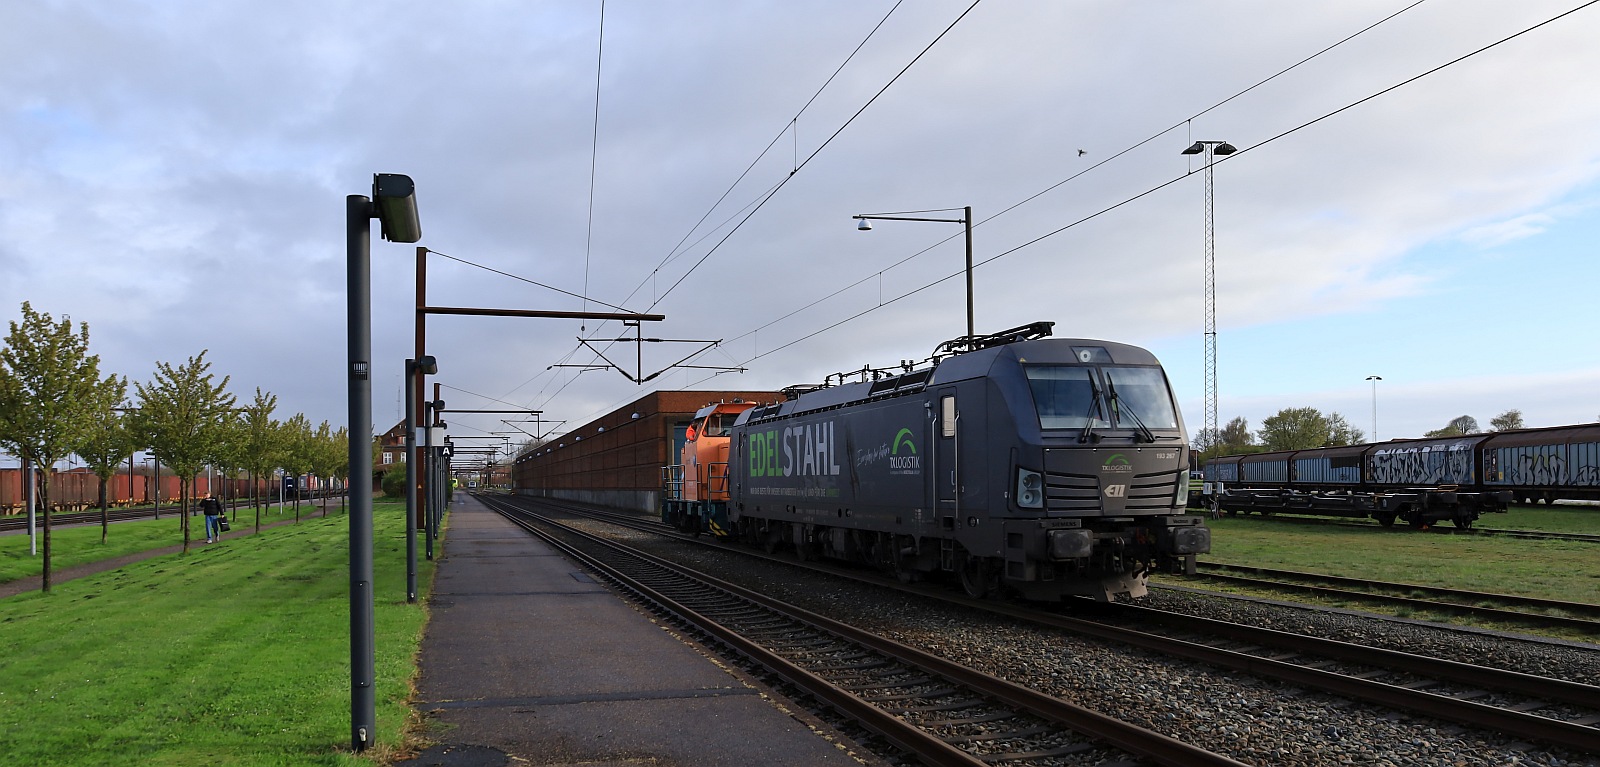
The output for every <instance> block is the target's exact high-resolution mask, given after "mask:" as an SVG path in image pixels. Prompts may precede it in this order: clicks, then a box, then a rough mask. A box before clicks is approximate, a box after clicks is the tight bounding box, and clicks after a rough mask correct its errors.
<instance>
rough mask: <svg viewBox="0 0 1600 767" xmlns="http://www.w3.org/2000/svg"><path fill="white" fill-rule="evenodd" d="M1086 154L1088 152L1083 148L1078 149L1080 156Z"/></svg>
mask: <svg viewBox="0 0 1600 767" xmlns="http://www.w3.org/2000/svg"><path fill="white" fill-rule="evenodd" d="M1086 154H1088V152H1087V151H1085V150H1082V149H1079V150H1078V156H1079V157H1082V156H1084V155H1086Z"/></svg>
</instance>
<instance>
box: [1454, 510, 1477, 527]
mask: <svg viewBox="0 0 1600 767" xmlns="http://www.w3.org/2000/svg"><path fill="white" fill-rule="evenodd" d="M1450 521H1451V522H1454V523H1455V526H1456V528H1457V529H1459V530H1470V529H1472V514H1470V513H1468V512H1467V511H1466V510H1465V509H1463V510H1461V511H1458V512H1456V516H1455V518H1454V519H1452V520H1450Z"/></svg>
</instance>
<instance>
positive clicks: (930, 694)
mask: <svg viewBox="0 0 1600 767" xmlns="http://www.w3.org/2000/svg"><path fill="white" fill-rule="evenodd" d="M954 694H956V689H955V688H954V687H939V688H936V689H933V690H927V691H925V692H908V693H901V694H896V695H872V696H862V699H863V700H866V701H868V702H870V703H882V702H885V701H891V700H929V699H932V698H943V697H945V696H948V695H954ZM890 713H898V712H890Z"/></svg>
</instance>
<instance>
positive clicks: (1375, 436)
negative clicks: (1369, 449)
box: [1367, 376, 1383, 442]
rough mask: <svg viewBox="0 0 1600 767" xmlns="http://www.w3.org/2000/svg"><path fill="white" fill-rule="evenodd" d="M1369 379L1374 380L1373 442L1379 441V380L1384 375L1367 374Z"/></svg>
mask: <svg viewBox="0 0 1600 767" xmlns="http://www.w3.org/2000/svg"><path fill="white" fill-rule="evenodd" d="M1367 380H1368V381H1371V382H1372V441H1373V442H1377V441H1378V382H1379V381H1382V380H1383V376H1367Z"/></svg>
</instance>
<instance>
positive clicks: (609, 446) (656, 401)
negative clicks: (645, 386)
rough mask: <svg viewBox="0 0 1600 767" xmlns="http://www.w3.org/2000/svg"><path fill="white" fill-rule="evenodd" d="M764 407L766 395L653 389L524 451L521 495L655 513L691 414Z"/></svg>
mask: <svg viewBox="0 0 1600 767" xmlns="http://www.w3.org/2000/svg"><path fill="white" fill-rule="evenodd" d="M736 400H743V401H745V402H756V403H760V404H769V403H773V402H779V401H782V400H783V395H782V394H780V393H778V392H770V391H657V392H652V393H650V394H646V395H645V396H643V397H640V398H639V399H637V400H634V401H633V402H631V403H629V404H627V405H625V406H623V407H620V408H617V409H616V410H614V411H612V412H610V413H607V414H605V415H603V416H601V417H599V418H596V419H595V420H593V421H590V422H588V423H586V424H584V425H582V426H579V427H578V428H576V429H573V430H571V431H568V432H567V433H566V434H563V435H560V436H553V437H550V438H548V439H547V440H546V441H545V442H544V443H543V444H541V445H537V446H534V447H530V448H526V449H524V450H523V451H522V452H521V453H519V454H518V455H517V458H516V462H515V464H514V465H513V467H512V478H513V482H514V483H515V486H516V490H517V492H518V493H520V494H522V495H534V496H540V497H547V498H561V499H567V500H575V501H583V502H586V503H596V504H602V505H606V506H613V507H618V508H627V509H637V510H640V511H655V510H656V509H657V508H658V507H659V505H660V498H661V467H663V466H666V465H668V464H673V463H677V462H678V461H677V457H676V456H677V455H678V452H679V450H680V449H681V448H682V446H683V441H684V431H685V429H686V428H687V427H688V426H689V422H690V421H691V420H693V418H694V413H695V411H696V410H699V409H700V408H702V407H705V406H706V405H709V404H711V403H714V402H721V401H728V402H732V401H736Z"/></svg>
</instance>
